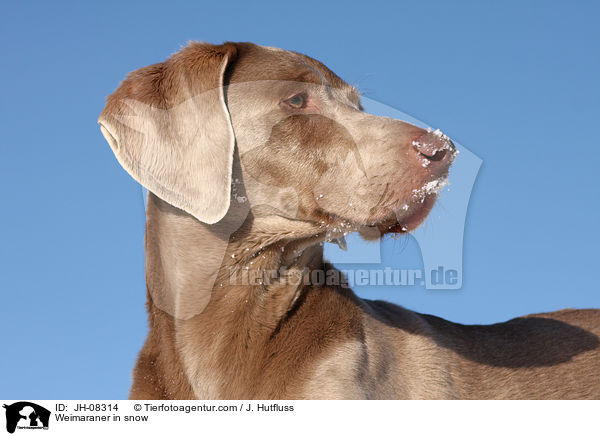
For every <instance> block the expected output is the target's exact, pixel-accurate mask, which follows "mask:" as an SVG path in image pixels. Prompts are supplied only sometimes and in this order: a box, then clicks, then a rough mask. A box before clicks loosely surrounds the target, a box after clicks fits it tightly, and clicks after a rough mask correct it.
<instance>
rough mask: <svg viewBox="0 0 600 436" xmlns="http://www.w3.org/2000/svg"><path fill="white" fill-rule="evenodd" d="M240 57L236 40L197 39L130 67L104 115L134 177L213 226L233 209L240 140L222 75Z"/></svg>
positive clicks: (112, 141) (117, 150)
mask: <svg viewBox="0 0 600 436" xmlns="http://www.w3.org/2000/svg"><path fill="white" fill-rule="evenodd" d="M236 58H237V48H236V46H235V44H232V43H225V44H223V45H218V46H217V45H212V44H204V43H197V42H193V43H190V44H189V45H188V46H187V47H186V48H184V49H183V50H181V51H180V52H178V53H176V54H174V55H173V56H171V57H170V58H169V59H167V60H166V61H165V62H162V63H158V64H154V65H151V66H148V67H145V68H141V69H139V70H136V71H134V72H132V73H130V74H129V75H128V76H127V78H126V79H125V80H124V81H123V83H121V85H120V86H119V88H118V89H117V90H116V91H115V92H114V93H113V94H112V95H110V96H109V97H108V99H107V104H106V107H105V108H104V110H103V111H102V113H101V114H100V117H99V120H98V122H99V123H100V125H101V130H102V133H103V134H104V136H105V138H106V140H107V141H108V143H109V144H110V146H111V148H112V149H113V152H114V153H115V156H116V157H117V159H118V161H119V163H120V164H121V165H122V166H123V168H124V169H125V170H126V171H127V172H128V173H129V174H130V175H131V176H132V177H133V178H134V179H135V180H137V181H138V182H139V183H141V184H142V185H143V186H144V187H146V188H147V189H148V190H150V191H151V192H153V193H154V194H156V195H157V196H159V197H160V198H162V199H163V200H165V201H166V202H168V203H170V204H172V205H173V206H176V207H178V208H180V209H183V210H184V211H186V212H188V213H190V214H191V215H193V216H194V217H196V218H197V219H198V220H200V221H203V222H206V223H209V224H213V223H215V222H217V221H219V220H220V219H222V218H223V216H225V214H226V213H227V210H228V208H229V201H230V192H231V171H232V162H233V150H234V142H235V138H234V134H233V128H232V126H231V121H230V118H229V112H228V109H227V107H226V104H225V99H224V90H223V80H224V73H225V69H226V68H227V66H228V65H229V64H230V62H232V61H233V60H235V59H236Z"/></svg>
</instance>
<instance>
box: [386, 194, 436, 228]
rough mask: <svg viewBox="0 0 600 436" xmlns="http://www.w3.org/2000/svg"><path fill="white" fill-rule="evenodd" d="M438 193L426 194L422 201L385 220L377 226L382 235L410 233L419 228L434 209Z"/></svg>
mask: <svg viewBox="0 0 600 436" xmlns="http://www.w3.org/2000/svg"><path fill="white" fill-rule="evenodd" d="M436 200H437V193H432V194H425V195H424V196H423V198H422V199H421V200H418V201H416V202H412V203H411V204H410V205H407V206H408V207H406V206H405V207H406V210H404V209H402V210H400V211H398V212H396V213H395V217H393V218H390V219H389V220H385V221H383V222H380V223H378V224H377V225H376V227H377V229H378V230H379V232H380V233H381V235H385V234H387V233H408V232H410V231H413V230H415V229H416V228H417V227H419V226H420V225H421V224H422V223H423V221H425V219H426V218H427V216H428V215H429V212H431V209H433V206H434V205H435V201H436Z"/></svg>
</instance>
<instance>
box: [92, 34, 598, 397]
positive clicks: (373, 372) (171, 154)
mask: <svg viewBox="0 0 600 436" xmlns="http://www.w3.org/2000/svg"><path fill="white" fill-rule="evenodd" d="M221 84H224V85H225V88H224V89H221V88H220V85H221ZM294 96H303V97H302V98H303V99H304V100H302V98H301V99H300V100H298V98H295V99H292V100H290V99H291V98H292V97H294ZM298 101H303V102H304V105H303V106H302V107H299V106H298V105H296V104H295V103H296V102H298ZM297 106H298V107H297ZM100 123H101V124H102V126H103V133H104V134H105V136H106V137H107V139H108V140H109V142H110V143H111V146H112V148H113V150H114V151H115V154H116V155H117V158H118V159H119V161H120V162H121V163H122V164H123V166H124V167H125V169H126V170H127V171H128V172H130V174H131V175H132V176H133V177H134V178H135V179H136V180H138V181H139V182H140V183H142V184H143V185H144V186H146V187H147V188H148V189H149V190H150V191H151V193H150V194H149V196H148V208H147V223H146V278H147V287H148V292H147V294H148V303H147V308H148V312H149V324H150V331H149V334H148V338H147V340H146V343H145V345H144V347H143V348H142V351H141V352H140V355H139V358H138V361H137V364H136V367H135V370H134V381H133V386H132V387H131V392H130V398H131V399H136V400H140V399H193V398H202V399H383V398H387V399H393V398H398V399H399V398H405V399H457V398H496V399H500V398H512V399H519V398H528V399H536V398H539V399H551V398H552V399H570V398H582V399H583V398H589V399H591V398H595V399H600V340H599V339H598V335H600V311H599V310H564V311H559V312H554V313H547V314H539V315H532V316H528V317H524V318H517V319H514V320H511V321H508V322H506V323H502V324H494V325H489V326H465V325H460V324H455V323H451V322H448V321H445V320H442V319H440V318H437V317H434V316H430V315H422V314H418V313H415V312H411V311H409V310H406V309H403V308H402V307H399V306H395V305H392V304H389V303H386V302H382V301H367V300H362V299H360V298H358V297H357V296H356V295H355V294H354V293H353V292H352V291H351V290H349V289H347V287H345V286H343V284H342V283H339V282H337V283H329V284H325V285H319V284H312V282H310V280H304V279H307V278H309V277H310V276H311V272H313V271H317V270H320V271H323V272H325V273H327V274H330V273H331V274H332V276H336V277H339V273H338V272H336V271H335V270H334V269H333V267H332V266H331V265H329V264H328V263H326V262H324V261H323V257H322V255H323V251H322V243H323V242H324V241H330V240H336V239H339V238H343V236H344V235H345V234H347V233H348V232H351V231H358V232H360V233H361V234H362V235H363V236H365V237H367V238H374V237H380V236H381V234H382V233H385V232H387V231H390V230H391V231H394V232H398V231H410V230H412V229H413V228H415V227H416V226H417V225H419V223H420V222H421V221H422V220H423V219H424V218H425V217H426V215H427V213H428V212H429V210H430V209H431V207H432V205H433V202H434V201H435V198H436V194H437V192H436V191H435V189H434V190H432V189H430V187H431V186H433V187H436V186H438V185H439V184H440V183H441V180H442V179H443V177H444V176H445V175H446V174H447V172H448V168H449V166H450V164H451V162H452V159H453V151H454V148H453V146H452V144H451V142H450V141H449V140H447V138H445V137H443V136H441V135H432V134H431V133H428V132H426V131H424V130H422V129H420V128H418V127H415V126H412V125H410V124H407V123H404V122H401V121H397V120H391V119H388V118H382V117H375V116H372V115H369V114H365V113H364V112H363V111H362V107H361V105H360V98H359V95H358V93H357V92H356V91H355V90H354V88H353V87H351V86H349V85H347V84H346V83H345V82H344V81H342V80H341V79H340V78H339V77H338V76H336V75H335V74H334V73H333V72H331V71H330V70H329V69H328V68H327V67H325V66H324V65H323V64H321V63H320V62H318V61H316V60H314V59H311V58H309V57H307V56H304V55H300V54H297V53H293V52H287V51H284V50H280V49H274V48H265V47H259V46H256V45H253V44H249V43H226V44H223V45H210V44H200V43H192V44H190V45H189V46H188V47H186V48H184V49H183V50H182V51H180V52H179V53H177V54H175V55H173V56H172V57H171V58H170V59H168V60H167V61H165V62H163V63H160V64H156V65H153V66H150V67H146V68H142V69H140V70H138V71H136V72H134V73H131V74H130V75H129V76H128V77H127V79H126V80H125V81H124V82H123V83H122V84H121V86H120V87H119V89H118V90H117V91H115V93H114V94H113V95H111V96H110V97H109V99H108V102H107V106H106V108H105V110H104V111H103V113H102V115H101V117H100ZM234 139H235V145H236V148H235V150H234V148H233V145H232V144H233V140H234ZM438 182H439V183H438ZM224 199H225V200H224ZM273 271H276V273H275V275H273V276H271V277H270V279H265V274H264V273H265V272H270V273H271V272H273ZM244 274H246V277H249V276H252V275H253V274H254V276H253V277H255V278H257V279H256V280H252V281H248V280H246V281H245V282H244V281H240V280H239V278H240V277H244Z"/></svg>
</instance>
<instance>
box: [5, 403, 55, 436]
mask: <svg viewBox="0 0 600 436" xmlns="http://www.w3.org/2000/svg"><path fill="white" fill-rule="evenodd" d="M3 407H4V408H5V409H6V431H8V432H9V433H14V432H15V429H17V428H18V429H19V430H20V429H28V430H36V429H38V430H39V429H43V430H48V424H49V423H50V411H49V410H48V409H46V408H44V407H42V406H38V405H37V404H35V403H30V402H29V401H19V402H17V403H13V404H11V405H10V406H8V405H6V404H5V405H4V406H3Z"/></svg>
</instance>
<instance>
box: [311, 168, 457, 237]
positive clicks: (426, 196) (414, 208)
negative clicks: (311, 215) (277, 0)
mask: <svg viewBox="0 0 600 436" xmlns="http://www.w3.org/2000/svg"><path fill="white" fill-rule="evenodd" d="M447 184H448V181H447V178H446V177H442V178H438V179H435V180H433V181H431V182H428V183H426V184H425V185H424V186H422V187H421V188H419V189H414V190H413V191H412V195H411V196H410V198H409V200H408V201H407V202H405V203H401V202H396V203H397V204H398V205H397V206H395V208H394V209H393V210H391V211H389V212H388V213H387V214H386V215H385V216H384V218H381V219H378V220H374V221H372V222H369V223H363V224H359V223H356V222H353V221H352V220H348V219H345V218H343V217H341V216H339V215H335V214H332V213H327V212H324V211H320V212H321V215H320V216H321V217H322V219H321V220H320V222H321V223H323V225H325V226H326V227H327V229H328V233H327V234H328V236H329V237H330V239H329V240H330V241H333V242H337V241H338V240H341V239H343V237H344V236H346V235H347V234H349V233H352V232H356V231H357V232H358V233H359V234H360V235H361V236H362V237H363V238H364V239H367V240H374V239H379V238H380V237H382V236H384V235H386V234H402V233H408V232H411V231H413V230H415V229H417V228H418V227H419V226H420V225H421V224H422V223H423V222H424V221H425V219H426V218H427V216H428V215H429V213H430V212H431V210H432V209H433V206H434V205H435V202H436V200H437V198H438V196H439V193H440V192H441V190H442V189H443V188H444V186H446V185H447ZM380 212H381V211H380Z"/></svg>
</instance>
